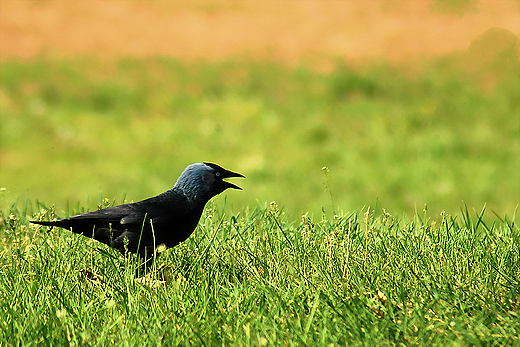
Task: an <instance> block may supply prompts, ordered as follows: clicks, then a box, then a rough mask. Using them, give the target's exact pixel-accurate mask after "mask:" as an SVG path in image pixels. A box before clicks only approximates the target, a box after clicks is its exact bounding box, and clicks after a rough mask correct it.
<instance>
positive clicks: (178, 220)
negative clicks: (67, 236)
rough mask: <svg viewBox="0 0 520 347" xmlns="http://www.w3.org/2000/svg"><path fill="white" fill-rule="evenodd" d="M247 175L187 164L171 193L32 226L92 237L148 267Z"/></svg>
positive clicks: (192, 228) (176, 242)
mask: <svg viewBox="0 0 520 347" xmlns="http://www.w3.org/2000/svg"><path fill="white" fill-rule="evenodd" d="M231 177H242V178H245V176H244V175H242V174H239V173H236V172H232V171H229V170H226V169H224V168H222V167H220V166H219V165H217V164H213V163H206V162H203V163H195V164H191V165H188V166H187V167H186V169H184V171H183V172H182V174H181V175H180V176H179V178H178V179H177V182H176V183H175V185H174V186H173V188H171V189H170V190H167V191H166V192H164V193H161V194H159V195H156V196H154V197H151V198H148V199H145V200H142V201H138V202H134V203H128V204H123V205H117V206H112V207H108V208H104V209H101V210H97V211H92V212H86V213H82V214H78V215H75V216H72V217H69V218H65V219H60V220H57V221H31V223H33V224H39V225H44V226H50V227H60V228H64V229H68V230H70V231H72V232H73V233H76V234H81V235H83V236H86V237H89V238H93V239H94V240H97V241H99V242H102V243H104V244H106V245H108V246H110V247H112V248H115V249H117V250H118V251H120V252H121V253H122V254H126V253H127V252H130V253H136V254H137V255H138V256H139V258H142V260H144V263H143V264H150V262H151V260H152V259H153V257H154V255H155V250H156V248H157V247H158V246H160V245H165V246H166V247H167V248H171V247H175V246H176V245H178V244H179V243H181V242H182V241H184V240H186V239H187V238H188V237H189V236H190V235H191V234H192V233H193V231H194V230H195V228H196V227H197V224H198V222H199V219H200V216H201V215H202V212H203V210H204V206H205V205H206V203H207V202H208V201H209V200H210V199H211V198H213V197H214V196H216V195H218V194H220V193H222V192H223V191H225V190H226V189H228V188H232V189H239V190H241V189H242V188H240V187H238V186H236V185H235V184H233V183H231V182H227V181H224V179H226V178H231Z"/></svg>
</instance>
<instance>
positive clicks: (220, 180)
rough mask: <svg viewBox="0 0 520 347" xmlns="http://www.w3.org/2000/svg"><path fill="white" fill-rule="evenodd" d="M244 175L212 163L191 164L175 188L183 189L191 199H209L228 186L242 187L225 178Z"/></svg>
mask: <svg viewBox="0 0 520 347" xmlns="http://www.w3.org/2000/svg"><path fill="white" fill-rule="evenodd" d="M230 177H243V178H245V176H244V175H242V174H239V173H236V172H232V171H229V170H226V169H224V168H222V167H220V166H218V165H216V164H212V163H196V164H191V165H189V166H188V167H187V168H186V169H184V171H183V172H182V174H181V176H180V177H179V179H178V180H177V183H175V188H177V189H180V190H182V192H183V193H184V195H185V196H186V197H187V198H188V199H189V200H192V201H194V200H206V201H207V200H209V199H211V198H212V197H214V196H215V195H217V194H220V193H222V192H223V191H224V190H226V189H228V188H233V189H242V188H240V187H239V186H236V185H234V184H233V183H230V182H227V181H224V179H225V178H230Z"/></svg>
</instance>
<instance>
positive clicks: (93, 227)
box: [32, 192, 204, 253]
mask: <svg viewBox="0 0 520 347" xmlns="http://www.w3.org/2000/svg"><path fill="white" fill-rule="evenodd" d="M203 207H204V206H201V207H200V208H195V209H194V208H193V206H190V204H189V203H188V201H187V200H186V198H185V197H184V196H183V195H180V194H175V192H170V194H164V193H163V194H160V195H158V196H155V197H152V198H149V199H146V200H143V201H140V202H136V203H131V204H124V205H118V206H112V207H108V208H105V209H101V210H98V211H92V212H87V213H82V214H79V215H76V216H73V217H70V218H66V219H61V220H58V221H53V222H44V221H41V222H32V223H35V224H41V225H46V226H57V227H61V228H65V229H69V230H71V231H72V232H74V233H77V234H82V235H84V236H87V237H91V238H94V239H95V240H98V241H100V242H102V243H105V244H107V245H109V246H111V247H114V248H116V249H118V250H120V251H121V252H124V250H125V248H126V249H127V250H128V251H130V252H134V253H135V252H138V253H142V252H144V251H145V249H153V248H154V247H155V246H156V245H160V244H162V243H164V244H165V245H166V246H168V247H173V246H175V245H176V244H178V243H179V242H181V241H183V240H185V239H186V238H187V237H188V236H189V235H190V234H191V233H192V232H193V230H194V229H195V227H196V225H197V223H198V220H199V218H200V214H201V213H202V208H203ZM148 253H149V251H148Z"/></svg>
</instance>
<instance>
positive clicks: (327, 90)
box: [0, 0, 520, 220]
mask: <svg viewBox="0 0 520 347" xmlns="http://www.w3.org/2000/svg"><path fill="white" fill-rule="evenodd" d="M519 18H520V2H519V1H517V0H510V1H507V0H502V1H495V0H489V1H484V0H482V1H478V0H457V1H455V0H431V1H418V0H414V1H404V0H394V1H389V0H385V1H382V0H381V1H378V0H372V1H346V0H341V1H333V0H328V1H321V0H314V1H311V0H309V1H296V0H294V1H280V0H272V1H216V0H204V1H203V0H200V1H160V0H154V1H146V2H144V1H94V2H91V1H90V2H87V1H54V0H39V1H36V0H34V1H22V0H2V1H0V72H1V75H0V141H1V142H0V188H2V191H1V192H0V193H1V196H0V200H1V201H0V206H4V207H5V206H6V205H10V204H12V203H14V202H16V201H18V202H19V203H22V202H23V201H25V200H26V199H27V200H29V201H36V200H39V201H42V202H44V203H45V204H46V205H55V206H56V210H57V211H58V214H60V215H61V216H63V215H64V213H63V212H61V211H66V212H68V213H73V212H74V211H73V210H74V209H75V208H76V207H78V206H81V207H82V208H88V209H91V210H92V209H96V207H97V204H98V203H99V202H100V198H105V197H108V198H109V199H111V200H114V201H115V202H116V203H122V202H123V200H127V201H131V200H134V201H137V200H140V199H144V198H147V197H150V196H153V195H156V194H158V193H161V192H163V191H165V190H167V189H169V188H171V187H172V186H173V184H174V183H175V181H176V179H177V177H178V175H179V174H180V173H181V172H182V170H183V169H184V168H185V167H186V166H187V165H188V164H191V163H193V162H199V161H209V162H215V163H218V164H220V165H222V166H223V167H225V168H228V169H230V170H233V171H237V172H240V173H243V174H245V175H246V176H247V179H246V180H240V182H237V183H238V184H239V185H241V186H242V187H243V188H244V191H242V192H236V191H232V192H230V191H228V192H226V193H224V194H222V195H221V196H219V197H218V198H217V200H216V201H217V204H219V205H224V204H226V209H229V210H231V211H235V212H237V211H241V210H242V209H244V208H246V207H247V206H249V207H250V208H255V207H257V206H264V205H265V204H269V203H270V202H271V201H276V203H277V204H278V205H279V206H280V207H283V208H284V210H285V211H286V212H287V213H288V214H289V215H290V216H292V218H294V219H295V220H297V219H298V218H299V216H300V214H301V213H307V212H309V213H310V214H314V215H315V216H320V215H321V213H322V211H325V213H327V214H328V215H329V216H330V215H331V214H332V213H333V212H336V213H337V212H339V211H345V212H347V211H358V210H360V209H361V208H363V207H366V206H369V205H370V206H374V204H375V203H376V201H377V206H378V208H380V207H383V208H385V209H386V210H387V211H389V212H390V213H392V214H394V213H395V214H398V215H399V214H407V215H411V214H413V213H415V211H416V210H417V211H422V210H423V208H424V205H425V204H427V206H428V210H429V212H430V213H434V214H437V213H440V212H441V211H447V212H449V213H455V212H457V211H458V210H459V209H460V207H461V206H463V203H462V201H464V202H465V203H466V204H467V206H468V207H469V208H475V209H477V210H480V209H481V208H482V207H483V205H484V204H487V208H488V209H492V210H494V211H496V212H497V213H498V214H499V215H503V214H504V213H508V214H510V215H511V214H513V213H514V211H515V209H516V207H517V206H518V204H519V203H520V62H519V56H520V53H519V47H520V46H519V35H520V20H519ZM324 167H327V168H328V169H327V170H323V168H324ZM237 181H238V180H237Z"/></svg>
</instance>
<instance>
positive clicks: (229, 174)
mask: <svg viewBox="0 0 520 347" xmlns="http://www.w3.org/2000/svg"><path fill="white" fill-rule="evenodd" d="M223 176H224V177H223V178H230V177H242V178H246V176H244V175H242V174H239V173H237V172H233V171H229V170H225V171H224V172H223ZM222 182H223V183H224V185H225V186H226V188H233V189H238V190H242V188H240V187H239V186H236V185H234V184H233V183H230V182H227V181H222Z"/></svg>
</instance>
